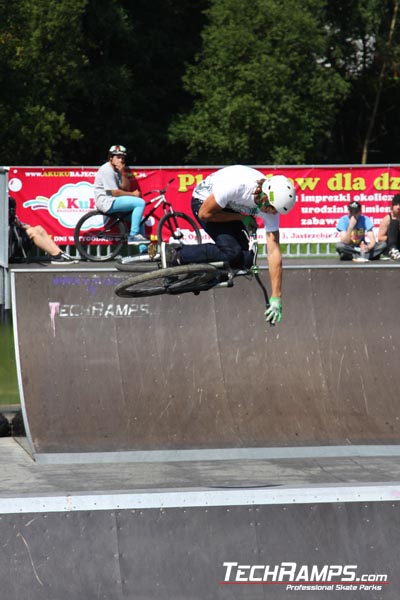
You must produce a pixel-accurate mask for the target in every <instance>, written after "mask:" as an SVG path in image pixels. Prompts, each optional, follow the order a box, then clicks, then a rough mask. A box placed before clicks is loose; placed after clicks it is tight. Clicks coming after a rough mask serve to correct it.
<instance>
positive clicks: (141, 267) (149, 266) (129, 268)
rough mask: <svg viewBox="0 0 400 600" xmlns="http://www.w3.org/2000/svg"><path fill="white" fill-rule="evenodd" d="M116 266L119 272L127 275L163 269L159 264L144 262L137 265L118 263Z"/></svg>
mask: <svg viewBox="0 0 400 600" xmlns="http://www.w3.org/2000/svg"><path fill="white" fill-rule="evenodd" d="M115 266H116V267H117V269H118V271H124V272H125V273H148V272H149V271H150V272H153V271H158V270H159V269H160V268H161V265H160V263H159V262H154V261H150V260H149V261H143V262H137V263H131V264H127V265H124V264H122V263H120V262H116V263H115Z"/></svg>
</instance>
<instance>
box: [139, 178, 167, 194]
mask: <svg viewBox="0 0 400 600" xmlns="http://www.w3.org/2000/svg"><path fill="white" fill-rule="evenodd" d="M174 180H175V177H173V178H172V179H170V180H169V181H168V183H167V185H166V187H165V188H164V189H163V190H149V191H148V192H146V193H145V194H143V198H144V197H145V196H148V195H149V194H159V195H160V196H164V194H165V193H166V192H167V190H168V188H169V186H170V184H171V183H172V182H173V181H174Z"/></svg>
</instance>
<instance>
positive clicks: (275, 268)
mask: <svg viewBox="0 0 400 600" xmlns="http://www.w3.org/2000/svg"><path fill="white" fill-rule="evenodd" d="M267 252H268V268H269V277H270V280H271V296H272V297H274V298H280V297H281V296H282V253H281V249H280V246H279V231H267Z"/></svg>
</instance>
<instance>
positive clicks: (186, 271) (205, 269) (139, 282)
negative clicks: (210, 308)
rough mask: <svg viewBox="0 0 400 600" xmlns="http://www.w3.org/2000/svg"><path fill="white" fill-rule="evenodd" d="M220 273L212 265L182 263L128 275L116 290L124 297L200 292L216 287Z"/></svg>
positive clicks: (118, 294)
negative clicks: (140, 273)
mask: <svg viewBox="0 0 400 600" xmlns="http://www.w3.org/2000/svg"><path fill="white" fill-rule="evenodd" d="M218 275H219V271H218V269H217V268H216V267H214V266H212V265H208V264H198V265H181V266H177V267H170V268H168V269H159V270H158V271H156V272H154V271H153V272H151V273H144V274H143V275H136V276H133V277H128V278H127V279H124V280H123V281H121V283H119V284H118V285H117V286H116V287H115V290H114V291H115V293H116V294H117V296H120V297H122V298H144V297H146V296H159V295H161V294H174V295H175V294H183V293H187V292H198V291H202V290H206V289H210V287H214V285H215V283H217V282H218Z"/></svg>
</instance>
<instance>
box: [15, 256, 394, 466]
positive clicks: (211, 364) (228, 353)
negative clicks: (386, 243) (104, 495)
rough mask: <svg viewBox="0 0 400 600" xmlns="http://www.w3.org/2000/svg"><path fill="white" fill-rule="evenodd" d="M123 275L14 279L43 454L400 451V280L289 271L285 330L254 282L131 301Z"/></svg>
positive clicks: (370, 272)
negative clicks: (269, 319) (123, 292)
mask: <svg viewBox="0 0 400 600" xmlns="http://www.w3.org/2000/svg"><path fill="white" fill-rule="evenodd" d="M124 276H125V274H123V273H119V272H118V271H107V272H105V271H104V270H102V271H100V270H99V271H95V272H94V271H83V270H82V271H80V270H79V269H76V270H75V269H74V270H73V271H72V270H71V269H68V272H67V271H66V270H64V271H63V272H60V271H59V270H58V271H57V270H51V269H49V268H47V269H45V270H35V271H29V270H26V271H25V270H19V271H15V272H14V273H13V305H14V319H15V321H14V323H15V333H16V343H17V357H18V360H19V371H20V383H21V392H22V395H23V406H24V414H25V419H26V427H27V430H28V436H29V439H30V441H31V445H32V451H33V452H34V453H37V454H40V453H57V452H58V453H64V452H78V453H79V452H110V451H134V450H159V449H164V450H176V449H191V448H197V449H207V448H208V449H210V448H211V449H212V448H254V447H266V446H271V447H272V446H300V445H314V446H315V445H317V446H318V445H332V444H342V445H346V444H396V443H398V440H399V437H400V404H399V402H398V390H399V388H400V370H399V369H398V365H397V362H398V356H399V350H400V348H399V346H400V336H399V323H398V318H397V313H398V308H397V307H398V299H399V292H400V280H399V277H398V271H397V270H396V268H395V267H393V268H382V265H377V266H376V267H375V266H371V265H369V266H368V268H360V267H358V268H354V265H349V267H346V268H343V267H342V266H340V267H338V268H335V267H332V268H320V267H316V268H312V267H308V268H289V269H285V273H284V320H283V322H282V323H281V324H279V325H278V326H276V327H274V328H270V327H268V326H266V324H265V322H264V317H263V301H262V296H261V292H260V290H259V288H258V287H257V285H256V284H255V283H254V282H249V281H247V280H244V279H240V280H236V282H235V286H234V287H233V288H232V289H228V290H227V289H221V290H215V291H214V292H205V293H201V294H200V295H199V296H194V295H192V294H186V295H183V296H179V297H167V296H162V297H155V298H145V299H141V300H135V299H132V300H129V299H121V298H118V297H117V296H115V295H114V292H113V289H114V286H115V285H116V283H117V282H118V281H120V279H121V278H122V277H124ZM262 276H264V277H265V276H266V273H263V274H262Z"/></svg>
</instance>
